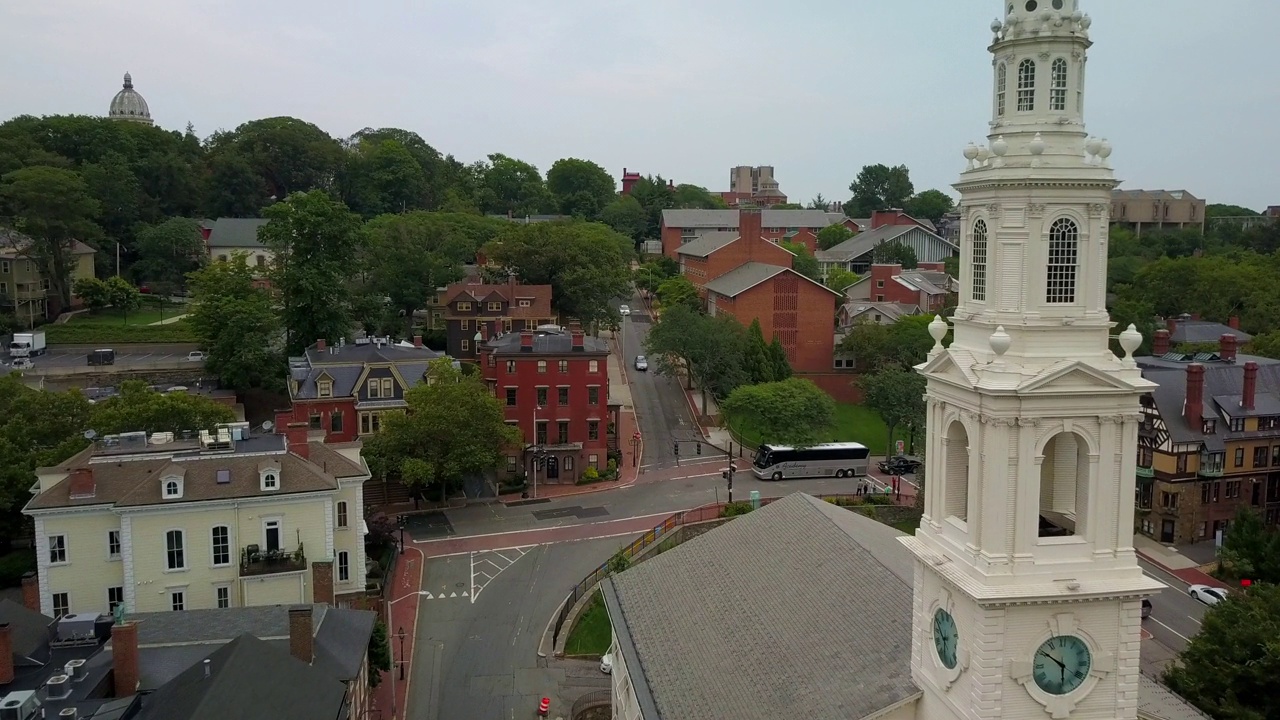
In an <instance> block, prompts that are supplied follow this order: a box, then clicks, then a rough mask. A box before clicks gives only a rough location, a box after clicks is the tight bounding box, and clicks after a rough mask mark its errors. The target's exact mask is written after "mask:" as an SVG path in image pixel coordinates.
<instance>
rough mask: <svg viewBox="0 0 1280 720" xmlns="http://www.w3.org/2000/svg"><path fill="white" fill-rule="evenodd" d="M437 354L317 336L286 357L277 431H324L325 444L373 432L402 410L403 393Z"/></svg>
mask: <svg viewBox="0 0 1280 720" xmlns="http://www.w3.org/2000/svg"><path fill="white" fill-rule="evenodd" d="M439 357H441V354H440V353H438V352H436V351H434V350H431V349H430V348H426V347H423V345H422V338H421V337H415V338H414V339H413V342H412V343H407V342H401V343H392V342H391V340H390V338H359V339H357V340H355V341H354V342H350V343H348V342H346V341H345V340H343V341H340V342H339V343H338V344H336V345H335V344H330V343H328V342H326V341H324V340H317V341H316V344H315V345H312V346H311V347H309V348H307V351H306V354H305V355H303V356H300V357H291V358H289V381H288V386H289V400H290V403H291V407H290V408H289V409H288V410H281V411H278V412H277V413H276V420H275V427H276V432H277V433H280V434H283V433H284V431H285V428H287V427H288V426H289V425H290V424H293V423H307V426H308V427H309V428H311V429H312V430H316V431H323V432H324V441H325V442H330V443H334V442H347V441H350V440H355V439H356V438H358V437H360V436H361V435H368V434H370V433H375V432H378V430H380V429H381V428H382V417H383V415H385V414H386V413H388V412H403V411H404V409H405V408H406V407H408V405H407V404H406V403H405V400H404V394H405V392H407V391H408V390H409V389H410V388H412V387H414V386H416V385H417V384H418V383H419V382H421V381H422V378H423V375H424V373H426V371H427V366H428V365H429V364H430V362H431V361H432V360H435V359H436V358H439Z"/></svg>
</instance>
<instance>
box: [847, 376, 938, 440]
mask: <svg viewBox="0 0 1280 720" xmlns="http://www.w3.org/2000/svg"><path fill="white" fill-rule="evenodd" d="M858 385H859V386H860V387H861V388H862V398H863V399H862V402H863V404H864V405H866V406H867V407H869V408H871V409H872V410H875V411H876V412H877V413H879V414H880V418H881V419H882V420H884V423H885V425H887V426H889V441H888V442H889V445H888V447H886V448H885V454H886V455H893V437H894V436H893V431H894V429H896V428H908V429H909V431H910V436H911V437H912V439H913V441H914V438H915V434H916V431H917V430H923V429H924V425H925V404H924V389H925V379H924V376H923V375H921V374H919V373H917V372H915V371H914V370H910V369H907V368H903V367H900V366H897V365H886V366H884V367H882V368H880V369H879V370H876V371H875V372H873V373H869V374H866V375H863V376H862V377H861V378H859V379H858ZM912 444H913V446H914V442H913V443H912Z"/></svg>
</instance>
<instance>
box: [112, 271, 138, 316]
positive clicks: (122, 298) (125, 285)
mask: <svg viewBox="0 0 1280 720" xmlns="http://www.w3.org/2000/svg"><path fill="white" fill-rule="evenodd" d="M103 284H104V285H105V286H106V289H107V297H108V298H109V299H110V300H111V307H113V308H115V309H117V310H119V311H121V312H122V313H124V322H125V324H126V325H127V324H129V311H130V310H137V309H138V307H139V306H140V305H142V293H140V292H138V288H136V287H134V286H133V285H131V284H130V283H129V281H128V280H125V279H124V278H122V277H120V276H119V275H113V276H111V277H109V278H107V279H106V282H104V283H103Z"/></svg>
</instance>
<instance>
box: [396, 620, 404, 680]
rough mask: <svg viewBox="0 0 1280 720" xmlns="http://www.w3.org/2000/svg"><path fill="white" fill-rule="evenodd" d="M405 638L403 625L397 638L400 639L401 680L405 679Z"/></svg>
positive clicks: (398, 631) (397, 633)
mask: <svg viewBox="0 0 1280 720" xmlns="http://www.w3.org/2000/svg"><path fill="white" fill-rule="evenodd" d="M404 636H405V632H404V626H403V625H401V626H400V629H399V630H397V631H396V637H397V638H400V679H401V680H403V679H404Z"/></svg>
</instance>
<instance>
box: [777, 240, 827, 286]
mask: <svg viewBox="0 0 1280 720" xmlns="http://www.w3.org/2000/svg"><path fill="white" fill-rule="evenodd" d="M778 244H779V245H780V246H781V247H782V249H784V250H786V251H787V252H789V253H791V254H792V255H795V258H794V259H792V261H791V269H793V270H795V271H796V272H798V273H800V274H801V275H803V276H805V277H807V278H809V279H810V280H817V281H818V282H822V266H821V265H819V264H818V259H817V258H815V257H814V256H813V253H811V252H809V248H807V247H805V246H804V244H803V243H793V242H785V241H784V242H781V243H778Z"/></svg>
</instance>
